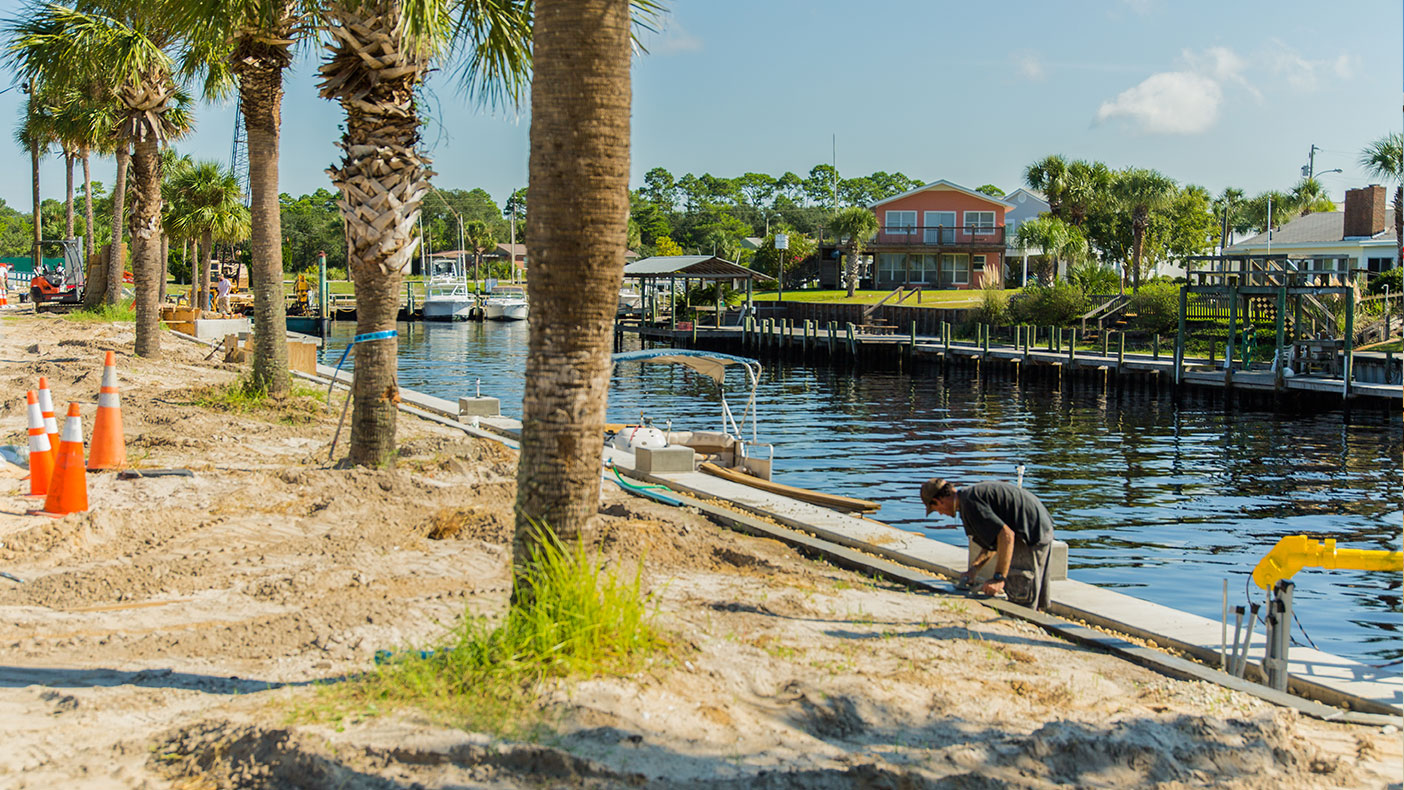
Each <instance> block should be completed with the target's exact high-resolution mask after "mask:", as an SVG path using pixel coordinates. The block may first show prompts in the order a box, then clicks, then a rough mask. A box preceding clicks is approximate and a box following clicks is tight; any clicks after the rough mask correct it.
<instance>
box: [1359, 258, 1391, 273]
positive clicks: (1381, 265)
mask: <svg viewBox="0 0 1404 790" xmlns="http://www.w3.org/2000/svg"><path fill="white" fill-rule="evenodd" d="M1393 268H1394V259H1393V258H1370V259H1368V260H1366V261H1365V269H1366V270H1367V271H1369V272H1370V274H1380V273H1381V272H1387V271H1389V270H1390V269H1393Z"/></svg>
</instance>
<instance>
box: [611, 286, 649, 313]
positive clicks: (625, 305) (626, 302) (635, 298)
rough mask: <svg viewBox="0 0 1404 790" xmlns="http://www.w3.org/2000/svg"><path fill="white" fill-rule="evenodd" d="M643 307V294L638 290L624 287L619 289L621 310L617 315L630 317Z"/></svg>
mask: <svg viewBox="0 0 1404 790" xmlns="http://www.w3.org/2000/svg"><path fill="white" fill-rule="evenodd" d="M642 307H643V294H641V293H639V290H638V289H637V288H634V287H632V286H628V285H626V286H624V287H623V288H620V289H619V309H618V310H617V311H616V314H617V315H628V314H629V313H632V312H634V311H636V310H638V309H640V308H642Z"/></svg>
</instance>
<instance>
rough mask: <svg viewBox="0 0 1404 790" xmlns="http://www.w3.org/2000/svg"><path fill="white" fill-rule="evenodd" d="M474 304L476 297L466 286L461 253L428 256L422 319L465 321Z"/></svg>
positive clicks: (474, 306) (465, 270)
mask: <svg viewBox="0 0 1404 790" xmlns="http://www.w3.org/2000/svg"><path fill="white" fill-rule="evenodd" d="M477 307H478V299H477V297H476V296H474V295H473V294H472V293H471V292H470V291H469V290H468V274H467V267H466V266H464V264H463V259H462V257H454V258H430V259H429V279H428V280H427V281H425V284H424V320H425V321H467V320H468V319H470V318H472V317H473V311H474V310H476V309H477Z"/></svg>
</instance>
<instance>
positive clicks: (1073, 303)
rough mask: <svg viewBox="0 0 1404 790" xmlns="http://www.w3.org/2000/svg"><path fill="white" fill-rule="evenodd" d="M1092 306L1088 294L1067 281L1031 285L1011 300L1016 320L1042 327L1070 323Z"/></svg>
mask: <svg viewBox="0 0 1404 790" xmlns="http://www.w3.org/2000/svg"><path fill="white" fill-rule="evenodd" d="M1088 308H1089V305H1088V301H1087V294H1084V293H1083V292H1082V291H1081V290H1079V289H1078V288H1077V286H1075V285H1073V284H1072V283H1069V282H1066V281H1064V280H1058V281H1057V282H1055V283H1053V284H1052V285H1039V284H1034V285H1027V286H1025V287H1024V288H1023V290H1021V291H1020V292H1019V293H1018V294H1016V295H1015V296H1014V298H1013V299H1011V300H1010V302H1009V313H1010V316H1011V317H1012V318H1013V320H1014V321H1016V322H1018V323H1021V324H1037V325H1039V326H1070V325H1072V324H1073V323H1074V322H1075V321H1077V319H1078V318H1080V317H1081V316H1082V315H1083V314H1084V313H1086V312H1087V310H1088Z"/></svg>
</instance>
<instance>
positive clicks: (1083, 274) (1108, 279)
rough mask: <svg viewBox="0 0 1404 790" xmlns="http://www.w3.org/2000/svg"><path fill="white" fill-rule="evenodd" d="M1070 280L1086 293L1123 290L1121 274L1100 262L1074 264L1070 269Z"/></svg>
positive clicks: (1109, 292)
mask: <svg viewBox="0 0 1404 790" xmlns="http://www.w3.org/2000/svg"><path fill="white" fill-rule="evenodd" d="M1068 282H1071V283H1072V284H1073V285H1075V286H1077V287H1078V289H1080V290H1081V291H1082V292H1083V293H1085V294H1114V293H1116V292H1118V291H1119V290H1121V275H1119V274H1117V273H1116V270H1115V269H1113V268H1111V267H1110V266H1103V265H1101V264H1100V263H1084V264H1082V265H1081V266H1074V267H1073V268H1071V269H1069V270H1068Z"/></svg>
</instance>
